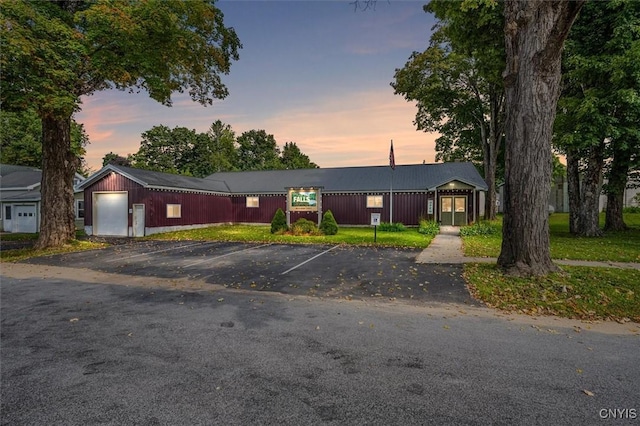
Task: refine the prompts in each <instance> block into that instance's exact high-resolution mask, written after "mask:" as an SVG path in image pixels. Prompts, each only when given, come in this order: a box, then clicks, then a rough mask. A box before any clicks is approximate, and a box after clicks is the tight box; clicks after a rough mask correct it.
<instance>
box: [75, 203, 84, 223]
mask: <svg viewBox="0 0 640 426" xmlns="http://www.w3.org/2000/svg"><path fill="white" fill-rule="evenodd" d="M83 218H84V200H76V219H83Z"/></svg>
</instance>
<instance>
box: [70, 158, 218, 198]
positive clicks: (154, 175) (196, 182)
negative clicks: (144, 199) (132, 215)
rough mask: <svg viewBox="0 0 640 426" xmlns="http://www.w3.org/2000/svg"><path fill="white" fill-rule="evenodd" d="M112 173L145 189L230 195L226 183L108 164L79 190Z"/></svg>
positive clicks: (82, 184)
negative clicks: (118, 174)
mask: <svg viewBox="0 0 640 426" xmlns="http://www.w3.org/2000/svg"><path fill="white" fill-rule="evenodd" d="M111 172H117V173H120V174H121V175H123V176H125V177H127V178H129V179H131V180H132V181H134V182H137V183H138V184H140V185H142V186H144V187H145V188H153V189H167V190H192V191H205V192H219V193H229V188H228V187H227V186H226V185H225V183H224V182H218V181H216V180H205V179H200V178H195V177H192V176H183V175H174V174H171V173H162V172H154V171H151V170H143V169H135V168H133V167H124V166H117V165H114V164H108V165H106V166H105V167H103V168H102V169H101V170H99V171H98V172H96V173H95V174H94V175H92V176H90V177H89V178H88V179H87V180H85V181H84V182H82V183H81V184H80V185H79V188H81V189H83V188H86V187H87V186H89V185H91V184H92V183H94V182H96V181H97V180H99V179H102V178H103V177H104V176H107V175H108V174H109V173H111Z"/></svg>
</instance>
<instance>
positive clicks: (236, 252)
mask: <svg viewBox="0 0 640 426" xmlns="http://www.w3.org/2000/svg"><path fill="white" fill-rule="evenodd" d="M270 245H271V243H269V244H262V245H261V246H253V247H249V248H246V249H242V250H238V251H232V252H231V253H226V254H221V255H220V256H214V257H207V258H205V259H202V260H198V261H196V262H191V263H187V264H186V265H184V267H185V268H188V267H190V266H194V265H198V264H200V263H204V262H208V261H210V260H215V259H220V258H223V257H227V256H231V255H234V254H238V253H242V252H243V251H247V250H253V249H257V248H260V247H266V246H270Z"/></svg>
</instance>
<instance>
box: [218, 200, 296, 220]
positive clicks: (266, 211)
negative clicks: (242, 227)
mask: <svg viewBox="0 0 640 426" xmlns="http://www.w3.org/2000/svg"><path fill="white" fill-rule="evenodd" d="M229 198H230V200H231V205H232V212H233V213H232V214H233V219H232V220H230V222H236V223H271V220H272V219H273V215H274V214H275V213H276V210H278V209H282V211H286V208H287V197H286V196H285V195H271V196H260V197H259V207H247V197H246V196H232V197H229Z"/></svg>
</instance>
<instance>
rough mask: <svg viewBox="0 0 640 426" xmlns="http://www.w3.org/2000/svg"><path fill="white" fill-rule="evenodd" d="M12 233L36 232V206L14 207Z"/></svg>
mask: <svg viewBox="0 0 640 426" xmlns="http://www.w3.org/2000/svg"><path fill="white" fill-rule="evenodd" d="M13 213H14V215H15V217H14V219H13V229H14V231H13V232H24V233H30V234H32V233H35V232H38V217H37V216H36V206H35V205H30V206H14V208H13Z"/></svg>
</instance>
